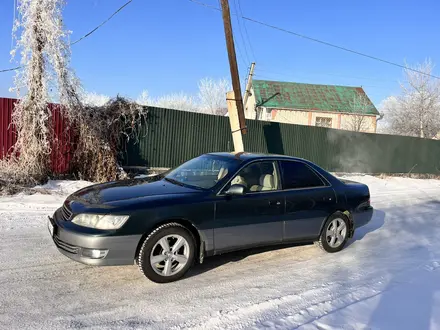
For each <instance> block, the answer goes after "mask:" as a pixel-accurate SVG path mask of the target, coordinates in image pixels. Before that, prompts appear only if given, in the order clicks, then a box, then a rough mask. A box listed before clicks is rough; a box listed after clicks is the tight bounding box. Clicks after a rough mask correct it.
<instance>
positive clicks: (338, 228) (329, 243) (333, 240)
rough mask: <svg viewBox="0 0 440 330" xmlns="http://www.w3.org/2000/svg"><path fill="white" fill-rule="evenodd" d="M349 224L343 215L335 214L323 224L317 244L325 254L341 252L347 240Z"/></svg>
mask: <svg viewBox="0 0 440 330" xmlns="http://www.w3.org/2000/svg"><path fill="white" fill-rule="evenodd" d="M348 233H349V223H348V219H347V217H346V216H345V214H343V213H340V212H337V213H335V214H333V215H332V216H330V217H329V218H328V219H327V221H326V222H325V225H324V228H323V229H322V233H321V236H320V237H319V241H318V242H317V244H318V245H319V247H320V248H321V249H323V250H324V251H326V252H329V253H334V252H338V251H341V250H342V249H343V248H344V246H345V244H346V243H347V240H348Z"/></svg>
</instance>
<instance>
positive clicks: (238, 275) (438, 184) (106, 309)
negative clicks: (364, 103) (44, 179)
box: [0, 176, 440, 330]
mask: <svg viewBox="0 0 440 330" xmlns="http://www.w3.org/2000/svg"><path fill="white" fill-rule="evenodd" d="M350 179H353V180H358V181H362V182H365V183H367V184H368V185H369V186H370V190H371V193H372V204H373V206H374V207H375V209H376V211H375V214H374V218H373V220H372V222H371V223H370V224H368V225H367V226H365V227H363V228H361V229H360V230H358V231H357V232H356V235H355V238H354V239H353V240H352V241H351V242H350V244H349V246H348V247H346V248H345V249H344V250H343V251H341V252H340V253H337V254H332V255H330V254H325V253H323V252H321V251H320V250H319V249H318V248H315V247H314V246H313V245H306V246H299V247H293V246H291V247H287V248H280V249H274V248H272V249H266V250H261V249H260V250H253V251H247V252H240V253H236V254H229V255H224V256H220V257H214V258H210V259H206V260H205V263H204V264H203V265H201V266H197V267H195V268H194V269H193V270H192V271H191V273H190V274H189V275H188V276H187V277H186V278H184V279H183V280H181V281H178V282H175V283H171V284H166V285H159V284H155V283H152V282H149V281H148V280H146V279H145V278H144V277H143V276H141V274H140V272H139V271H138V270H137V268H136V267H135V266H128V267H107V268H93V267H88V266H84V265H81V264H78V263H75V262H72V261H70V260H69V259H67V258H65V257H64V256H62V255H61V254H60V253H59V252H58V251H57V250H56V248H55V247H54V245H53V243H52V242H51V239H50V237H49V235H48V231H47V228H46V217H47V215H48V214H50V213H52V212H53V211H54V210H55V209H56V208H57V207H58V206H59V205H60V204H61V203H62V201H63V199H64V197H65V196H66V193H67V191H69V190H72V189H74V188H77V187H79V186H80V185H81V183H75V184H74V185H73V186H71V187H66V185H65V184H63V188H64V189H66V191H64V192H60V193H58V194H51V195H40V194H38V195H32V196H14V197H8V198H5V197H4V198H0V328H1V329H65V328H90V329H115V328H128V329H137V328H139V329H145V328H151V329H182V328H192V329H296V328H299V329H418V330H422V329H440V239H439V238H440V181H435V180H413V179H401V178H389V179H386V180H380V179H377V178H373V177H369V176H363V177H350Z"/></svg>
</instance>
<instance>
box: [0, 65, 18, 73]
mask: <svg viewBox="0 0 440 330" xmlns="http://www.w3.org/2000/svg"><path fill="white" fill-rule="evenodd" d="M20 68H22V67H21V66H17V67H15V68H10V69H3V70H0V73H3V72H9V71H15V70H18V69H20Z"/></svg>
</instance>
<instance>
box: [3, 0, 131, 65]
mask: <svg viewBox="0 0 440 330" xmlns="http://www.w3.org/2000/svg"><path fill="white" fill-rule="evenodd" d="M14 1H15V0H14ZM132 1H133V0H129V1H127V2H126V3H125V4H123V5H122V6H121V7H119V8H118V9H117V10H116V11H115V12H114V13H113V14H112V15H111V16H110V17H109V18H107V19H106V20H105V21H103V22H102V23H101V24H99V25H98V26H97V27H95V28H94V29H93V30H91V31H90V32H87V33H86V34H85V35H83V36H82V37H81V38H79V39H78V40H76V41H74V42H72V43H70V46H73V45H75V44H77V43H78V42H80V41H82V40H84V39H85V38H87V37H89V36H90V35H91V34H92V33H94V32H95V31H96V30H98V29H99V28H100V27H102V26H103V25H104V24H106V23H107V22H108V21H110V20H111V19H112V18H113V17H114V16H116V15H117V14H118V13H119V12H120V11H121V10H122V9H124V8H125V7H126V6H128V5H129V4H130V3H131V2H132ZM14 17H15V15H14ZM22 67H23V66H17V67H15V68H10V69H3V70H0V73H3V72H10V71H15V70H18V69H21V68H22Z"/></svg>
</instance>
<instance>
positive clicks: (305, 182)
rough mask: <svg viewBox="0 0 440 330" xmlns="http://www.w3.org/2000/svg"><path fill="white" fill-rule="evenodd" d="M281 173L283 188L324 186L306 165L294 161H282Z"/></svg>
mask: <svg viewBox="0 0 440 330" xmlns="http://www.w3.org/2000/svg"><path fill="white" fill-rule="evenodd" d="M280 164H281V171H282V173H283V188H284V189H298V188H312V187H322V186H325V184H324V182H322V180H321V178H319V177H318V175H317V174H315V173H314V172H313V171H312V170H311V169H310V168H309V167H308V166H307V165H305V164H303V163H300V162H295V161H290V162H289V161H282V162H280Z"/></svg>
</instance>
